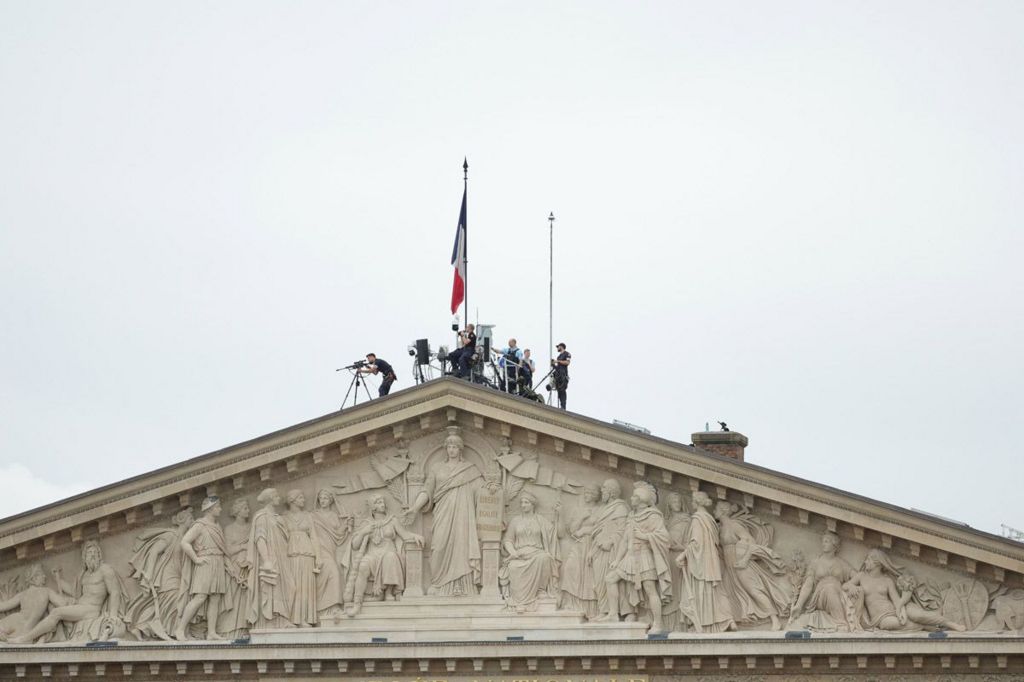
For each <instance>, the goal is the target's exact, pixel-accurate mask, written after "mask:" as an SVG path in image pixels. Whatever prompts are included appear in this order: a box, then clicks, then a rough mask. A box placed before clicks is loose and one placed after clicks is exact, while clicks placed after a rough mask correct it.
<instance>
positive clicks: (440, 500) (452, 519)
mask: <svg viewBox="0 0 1024 682" xmlns="http://www.w3.org/2000/svg"><path fill="white" fill-rule="evenodd" d="M482 483H483V474H481V473H480V470H479V469H477V468H476V466H474V465H473V464H470V463H469V462H465V461H462V460H456V461H454V462H450V461H445V462H441V463H439V464H436V465H434V467H432V468H431V470H430V473H428V474H427V480H426V482H425V483H424V488H423V491H424V492H425V493H426V494H427V498H428V500H429V501H430V505H431V506H432V507H433V525H432V530H431V532H432V535H431V540H430V584H431V592H432V593H434V594H439V595H445V596H451V595H472V594H476V587H475V586H476V585H478V584H479V583H480V557H481V554H480V538H479V537H478V536H477V532H476V492H477V490H479V489H480V487H481V485H482Z"/></svg>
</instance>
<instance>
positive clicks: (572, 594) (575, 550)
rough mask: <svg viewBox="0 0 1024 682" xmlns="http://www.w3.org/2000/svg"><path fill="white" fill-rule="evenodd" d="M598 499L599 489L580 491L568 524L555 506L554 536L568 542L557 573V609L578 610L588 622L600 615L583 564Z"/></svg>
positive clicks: (591, 580)
mask: <svg viewBox="0 0 1024 682" xmlns="http://www.w3.org/2000/svg"><path fill="white" fill-rule="evenodd" d="M600 500H601V488H600V486H597V485H588V486H587V487H586V488H584V489H583V501H582V503H581V504H580V513H579V514H578V515H577V516H576V517H575V518H574V519H572V520H571V521H568V522H567V521H564V520H563V518H562V513H561V504H562V503H561V501H559V502H556V503H555V513H556V514H557V518H556V527H557V530H558V535H559V537H563V538H568V540H569V549H568V550H567V551H566V553H565V558H564V559H563V561H562V566H561V568H560V570H559V573H560V575H561V584H560V588H561V589H560V594H559V600H558V608H560V609H566V610H571V611H581V612H583V615H584V616H586V617H587V618H589V619H592V618H596V617H597V616H599V615H600V614H601V611H600V609H598V606H597V593H596V592H595V591H594V574H593V571H591V570H590V567H589V566H588V565H587V556H588V555H589V554H590V543H591V540H592V534H593V532H594V524H595V519H594V515H595V513H596V512H597V504H598V502H600Z"/></svg>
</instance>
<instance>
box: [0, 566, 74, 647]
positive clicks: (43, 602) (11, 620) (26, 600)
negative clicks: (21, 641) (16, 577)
mask: <svg viewBox="0 0 1024 682" xmlns="http://www.w3.org/2000/svg"><path fill="white" fill-rule="evenodd" d="M26 579H27V582H28V587H26V588H25V589H24V590H22V591H21V592H18V593H17V594H16V595H14V596H13V597H11V598H10V599H7V600H5V601H2V602H0V612H4V611H11V610H12V609H18V610H17V611H15V612H14V613H10V614H7V615H6V616H4V617H3V618H2V619H0V641H6V640H7V639H8V638H17V637H18V636H20V635H22V634H25V633H27V632H29V631H30V630H31V629H32V628H34V627H35V626H36V625H38V624H39V621H41V620H42V619H43V617H44V616H45V615H46V610H47V609H48V608H50V606H55V607H57V606H66V605H67V603H68V600H67V599H66V598H65V597H63V596H62V595H60V594H58V593H56V592H54V591H53V590H51V589H49V588H48V587H46V572H45V571H44V570H43V567H42V565H41V564H32V565H31V566H29V567H28V573H27V575H26Z"/></svg>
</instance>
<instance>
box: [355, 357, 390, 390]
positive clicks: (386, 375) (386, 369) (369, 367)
mask: <svg viewBox="0 0 1024 682" xmlns="http://www.w3.org/2000/svg"><path fill="white" fill-rule="evenodd" d="M359 371H360V372H361V373H362V374H380V375H381V377H382V378H381V381H380V393H379V395H380V397H381V398H383V397H384V396H386V395H387V394H388V392H389V391H390V390H391V384H393V383H395V379H397V378H398V377H397V376H395V370H394V369H393V368H392V367H391V364H390V363H388V362H387V361H386V360H381V359H380V358H378V357H377V354H376V353H367V354H366V365H365V366H363V367H360V368H359Z"/></svg>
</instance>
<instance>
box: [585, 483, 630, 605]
mask: <svg viewBox="0 0 1024 682" xmlns="http://www.w3.org/2000/svg"><path fill="white" fill-rule="evenodd" d="M621 495H622V487H621V486H620V485H619V482H618V481H616V480H615V479H614V478H609V479H608V480H606V481H605V482H604V483H602V484H601V506H600V508H599V509H598V510H597V511H596V512H594V514H593V519H594V525H593V530H592V531H591V533H590V549H589V553H588V554H587V566H588V567H589V570H590V572H591V573H590V581H591V583H592V584H593V586H594V596H595V598H596V599H597V609H598V612H599V613H608V589H607V586H606V584H605V581H604V578H605V576H606V575H608V567H609V565H610V564H611V562H612V552H614V551H615V548H616V547H617V546H618V544H619V539H620V538H621V537H622V532H623V530H624V529H625V527H626V517H628V516H629V506H628V505H627V504H626V503H625V502H623V501H622V500H621V499H620V497H621Z"/></svg>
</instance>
